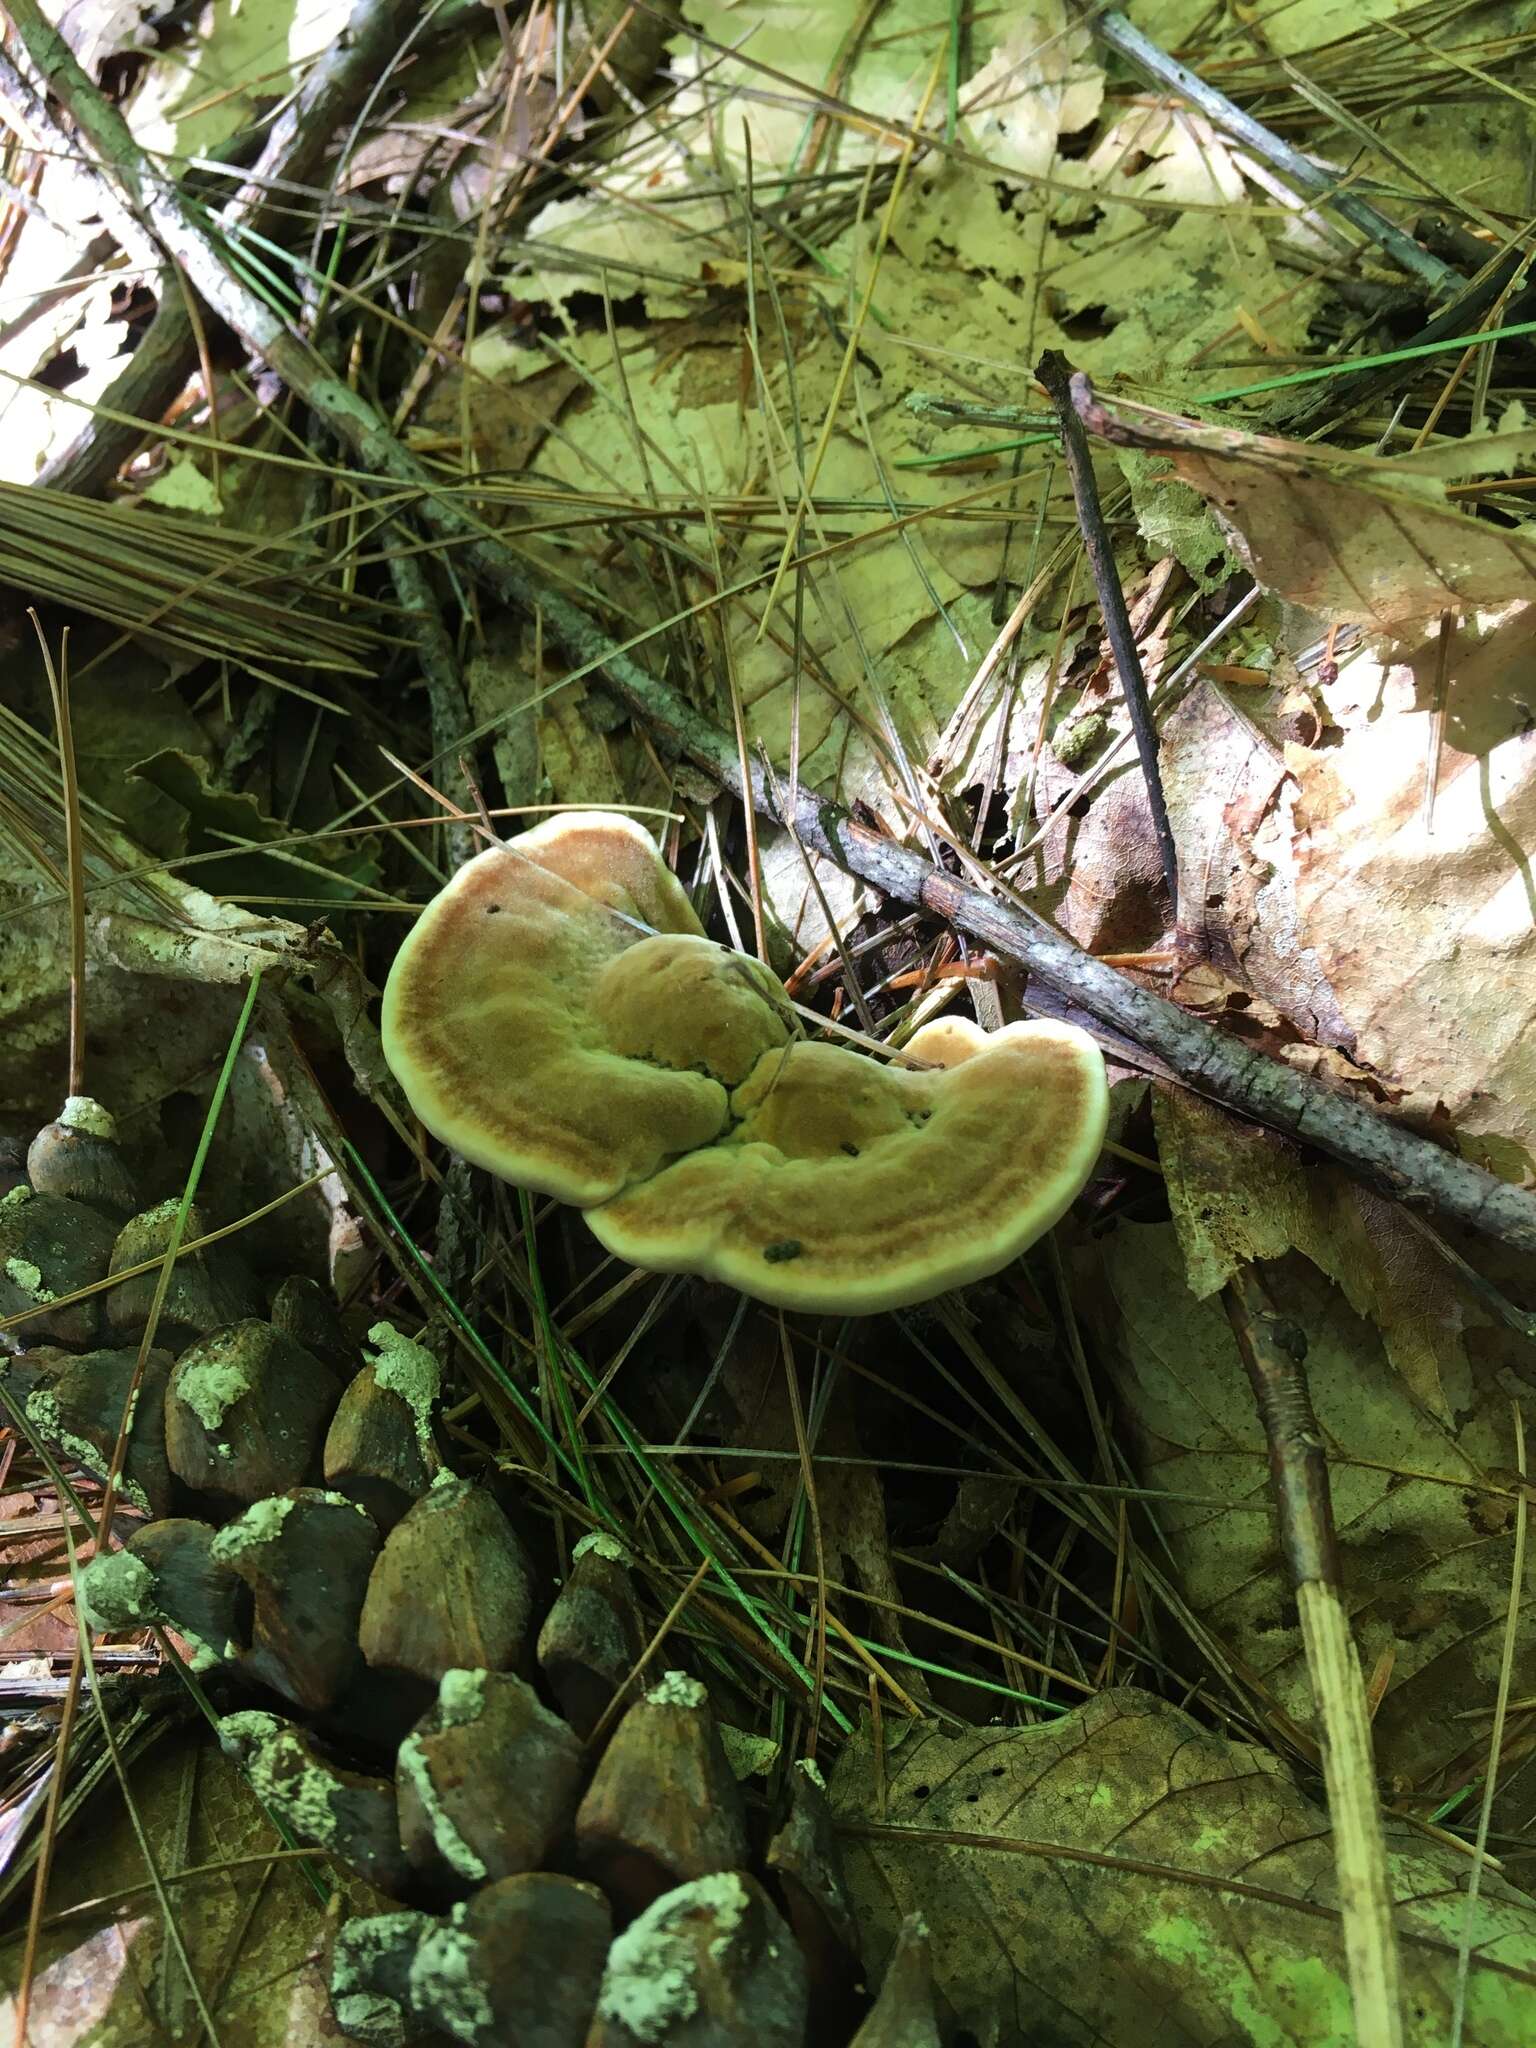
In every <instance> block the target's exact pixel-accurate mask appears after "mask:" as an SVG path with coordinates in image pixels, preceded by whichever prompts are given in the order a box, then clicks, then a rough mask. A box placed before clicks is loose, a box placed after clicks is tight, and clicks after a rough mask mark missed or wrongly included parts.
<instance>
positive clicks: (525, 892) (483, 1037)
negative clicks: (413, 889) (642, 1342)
mask: <svg viewBox="0 0 1536 2048" xmlns="http://www.w3.org/2000/svg"><path fill="white" fill-rule="evenodd" d="M710 996H713V998H714V999H713V1000H709V999H708V998H709V997H710ZM776 999H777V1003H778V1005H779V1006H780V1007H778V1008H776V1007H775V1000H776ZM787 1016H788V1005H787V1003H785V1001H784V998H783V996H782V993H781V992H780V991H779V990H778V985H777V983H776V982H775V980H774V978H773V976H772V975H771V974H770V973H769V972H768V971H767V969H766V968H762V967H759V966H758V965H757V964H756V963H755V962H753V961H749V960H746V959H743V958H741V956H738V955H736V954H731V953H728V952H726V951H725V949H724V948H723V947H719V946H714V945H712V944H711V943H710V941H709V940H708V939H706V938H705V936H704V933H703V929H702V927H701V926H700V924H699V921H698V919H697V918H696V917H695V916H694V914H693V907H692V905H691V904H690V903H689V901H688V898H687V896H686V895H685V894H684V893H683V890H682V887H681V885H680V884H679V882H678V881H677V879H676V877H675V876H674V875H673V874H672V872H671V870H670V869H669V868H668V867H667V866H666V864H665V863H664V862H663V860H662V858H661V855H660V854H659V853H658V852H657V850H656V845H655V842H654V841H653V840H652V839H651V837H650V834H649V833H648V832H646V831H645V829H644V827H643V826H640V825H636V824H635V823H633V822H632V820H630V819H629V818H626V817H622V816H620V815H619V814H617V813H609V812H604V811H576V812H567V813H565V814H564V815H562V816H559V817H555V818H551V819H549V820H548V821H547V822H546V823H544V824H542V825H536V826H535V827H534V828H533V830H532V831H531V832H524V833H521V834H520V835H519V836H518V837H517V838H516V839H513V840H509V841H508V842H507V843H506V844H505V845H503V846H494V847H491V848H490V849H489V850H488V851H487V852H485V853H482V854H479V855H477V856H476V858H475V859H474V860H472V861H469V862H468V863H467V864H466V865H465V866H464V867H462V868H460V870H459V872H458V873H457V874H456V875H455V876H454V878H453V880H452V881H451V882H450V883H449V884H448V886H447V888H446V889H444V890H443V891H442V893H441V894H440V895H438V896H437V897H435V898H434V899H433V901H432V902H431V903H430V904H429V905H428V906H427V908H426V910H425V911H424V912H423V913H422V915H421V916H420V917H419V918H418V919H417V921H416V923H415V925H414V926H413V927H412V929H411V932H410V935H409V936H408V937H407V939H406V941H405V943H404V945H403V946H402V947H401V948H400V951H399V953H398V954H397V955H396V958H395V963H394V966H393V967H392V968H391V970H390V975H389V980H388V982H387V983H386V984H385V989H384V1015H383V1038H384V1056H385V1058H386V1059H387V1060H388V1062H389V1065H390V1067H391V1069H392V1070H393V1072H394V1075H395V1078H396V1079H397V1080H398V1081H399V1083H400V1085H401V1087H402V1088H403V1089H404V1090H405V1093H406V1096H407V1098H408V1099H409V1101H410V1104H411V1107H412V1109H414V1110H415V1112H416V1114H417V1115H418V1116H419V1117H420V1118H421V1120H422V1122H423V1123H424V1124H425V1125H426V1127H427V1129H428V1130H429V1131H431V1132H432V1133H433V1135H434V1136H435V1137H438V1138H441V1139H442V1141H443V1143H444V1144H446V1145H450V1146H452V1148H453V1150H454V1151H455V1152H459V1153H462V1154H463V1156H464V1157H465V1158H466V1159H468V1160H469V1161H470V1162H471V1164H472V1165H475V1166H484V1167H487V1168H488V1169H489V1170H490V1171H491V1172H492V1173H497V1174H500V1175H501V1176H502V1178H503V1179H504V1180H511V1181H516V1182H518V1183H519V1184H520V1185H521V1186H523V1187H528V1188H533V1189H535V1190H536V1191H537V1192H539V1193H541V1194H547V1195H556V1196H558V1197H559V1198H560V1200H561V1201H564V1202H574V1203H577V1204H579V1205H580V1206H582V1207H585V1206H587V1205H589V1204H591V1203H593V1202H603V1201H606V1200H607V1199H608V1197H609V1196H610V1195H615V1194H617V1193H618V1192H619V1190H620V1189H621V1188H625V1187H627V1186H628V1185H629V1184H630V1183H631V1182H632V1181H638V1180H644V1179H645V1178H646V1177H647V1176H648V1175H650V1174H653V1173H655V1172H656V1171H657V1169H658V1168H659V1167H661V1166H664V1165H666V1164H667V1163H668V1161H669V1160H671V1159H674V1158H676V1157H677V1155H678V1154H679V1153H683V1152H691V1151H692V1150H693V1149H694V1148H695V1147H696V1146H699V1145H708V1144H710V1143H711V1142H712V1141H713V1140H714V1139H715V1138H717V1137H719V1136H720V1134H721V1133H722V1132H723V1131H724V1130H725V1128H726V1126H727V1123H728V1122H729V1117H730V1101H729V1096H728V1092H727V1091H728V1089H729V1088H730V1087H731V1086H732V1085H733V1083H735V1082H736V1081H739V1080H741V1079H743V1078H744V1077H745V1075H746V1074H747V1072H748V1071H749V1070H750V1068H751V1065H752V1062H753V1060H754V1059H755V1057H756V1055H757V1053H758V1052H759V1051H760V1050H762V1049H763V1048H764V1047H766V1046H769V1045H782V1044H783V1043H784V1041H785V1040H786V1039H787V1037H788V1036H789V1026H788V1022H787Z"/></svg>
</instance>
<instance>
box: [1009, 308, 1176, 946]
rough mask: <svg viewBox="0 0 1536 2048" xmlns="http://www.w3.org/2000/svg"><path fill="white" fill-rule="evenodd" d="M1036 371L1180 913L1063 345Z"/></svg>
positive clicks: (1119, 600) (1158, 781) (1150, 747)
mask: <svg viewBox="0 0 1536 2048" xmlns="http://www.w3.org/2000/svg"><path fill="white" fill-rule="evenodd" d="M1035 375H1036V376H1037V377H1038V378H1039V380H1040V382H1041V383H1042V384H1043V385H1044V386H1045V389H1046V392H1047V393H1048V394H1049V397H1050V401H1051V403H1052V405H1053V406H1055V408H1056V421H1057V424H1058V426H1059V427H1060V429H1061V446H1062V453H1063V454H1064V455H1065V456H1066V459H1067V475H1068V476H1069V477H1070V478H1071V479H1072V496H1073V499H1074V501H1075V502H1076V505H1077V523H1078V527H1079V529H1080V531H1081V533H1082V536H1083V547H1084V549H1085V550H1086V551H1087V555H1088V566H1089V568H1091V569H1092V571H1093V585H1094V588H1095V590H1097V592H1098V593H1099V610H1100V611H1101V612H1102V613H1103V614H1104V632H1105V635H1106V637H1107V639H1108V641H1109V651H1110V653H1111V654H1113V656H1114V658H1115V668H1116V671H1117V672H1118V674H1119V677H1120V688H1121V690H1122V692H1123V693H1124V696H1125V708H1126V710H1127V711H1128V712H1129V713H1130V715H1131V731H1132V732H1133V733H1134V734H1135V735H1136V752H1137V754H1138V755H1139V756H1140V759H1141V774H1142V780H1143V781H1144V782H1145V783H1146V785H1147V803H1148V805H1149V806H1150V808H1151V812H1152V829H1153V831H1154V832H1155V833H1156V834H1157V850H1158V854H1159V856H1160V857H1161V860H1162V863H1163V880H1164V881H1165V882H1166V883H1167V885H1168V908H1169V913H1170V915H1171V916H1172V917H1174V918H1175V919H1177V918H1178V915H1179V858H1178V854H1177V853H1176V852H1175V850H1174V844H1173V827H1172V826H1171V825H1170V824H1169V823H1168V805H1167V803H1166V802H1165V800H1164V797H1163V771H1162V769H1161V768H1160V767H1159V766H1158V760H1157V727H1156V726H1155V725H1154V724H1153V722H1152V706H1151V704H1150V703H1149V702H1148V701H1147V679H1146V677H1145V676H1144V675H1143V674H1142V669H1141V656H1140V655H1139V654H1138V653H1137V651H1136V635H1135V633H1134V631H1133V630H1132V627H1131V615H1130V613H1129V612H1128V611H1127V610H1126V608H1125V592H1124V591H1123V590H1122V589H1121V588H1120V572H1119V570H1118V569H1117V568H1116V567H1115V551H1114V549H1113V547H1112V546H1111V545H1110V539H1109V531H1108V528H1107V527H1106V526H1105V524H1104V514H1103V512H1102V511H1101V510H1100V508H1099V487H1098V484H1097V483H1096V482H1095V480H1094V474H1093V457H1092V456H1091V455H1090V454H1089V453H1088V436H1087V435H1086V434H1085V433H1084V432H1083V423H1082V421H1081V420H1080V419H1079V418H1078V416H1077V408H1076V406H1075V405H1074V404H1073V402H1072V372H1071V369H1070V367H1069V365H1068V363H1067V359H1066V357H1065V356H1064V355H1063V354H1062V353H1061V351H1060V350H1059V349H1053V348H1051V349H1047V350H1046V352H1045V354H1044V355H1043V356H1042V357H1041V358H1040V360H1039V362H1038V363H1037V364H1036V365H1035Z"/></svg>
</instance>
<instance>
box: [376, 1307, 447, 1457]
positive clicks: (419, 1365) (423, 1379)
mask: <svg viewBox="0 0 1536 2048" xmlns="http://www.w3.org/2000/svg"><path fill="white" fill-rule="evenodd" d="M368 1342H369V1344H370V1345H371V1346H372V1347H373V1351H372V1356H371V1357H370V1358H369V1361H368V1362H369V1364H370V1365H371V1366H372V1368H373V1377H374V1380H375V1382H376V1383H377V1384H378V1385H379V1386H381V1387H382V1388H383V1389H384V1390H385V1392H386V1393H389V1394H397V1395H398V1396H399V1398H400V1399H401V1400H402V1401H403V1402H404V1403H405V1405H406V1406H407V1407H408V1408H409V1409H410V1411H411V1415H412V1417H413V1419H414V1421H415V1425H416V1440H417V1442H418V1443H419V1444H420V1445H421V1448H422V1449H423V1450H424V1451H429V1450H430V1449H431V1448H432V1406H433V1403H434V1402H435V1401H436V1399H437V1397H438V1393H439V1391H440V1389H441V1386H442V1368H441V1367H440V1366H439V1365H438V1362H437V1360H436V1359H435V1358H434V1357H433V1356H432V1353H431V1352H430V1351H429V1350H428V1349H427V1347H426V1345H425V1344H418V1343H416V1342H415V1340H414V1339H413V1338H410V1337H404V1336H402V1335H401V1333H400V1332H399V1331H398V1330H397V1329H396V1328H395V1326H394V1324H393V1323H375V1324H374V1326H373V1328H372V1329H371V1330H370V1331H369V1332H368Z"/></svg>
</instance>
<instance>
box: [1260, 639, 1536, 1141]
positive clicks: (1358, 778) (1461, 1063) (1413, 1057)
mask: <svg viewBox="0 0 1536 2048" xmlns="http://www.w3.org/2000/svg"><path fill="white" fill-rule="evenodd" d="M1533 630H1536V619H1533V618H1532V617H1531V616H1530V615H1528V614H1527V613H1526V612H1525V611H1524V610H1523V609H1522V610H1521V612H1520V613H1519V614H1518V616H1516V617H1514V618H1511V619H1509V620H1507V621H1506V622H1505V623H1504V624H1503V625H1502V626H1501V627H1500V628H1498V629H1497V630H1496V631H1495V632H1494V633H1493V634H1492V635H1490V636H1489V640H1487V641H1484V642H1483V643H1481V646H1480V647H1478V648H1476V649H1473V648H1468V649H1467V650H1466V651H1465V653H1464V654H1463V653H1462V651H1461V650H1460V649H1459V648H1458V650H1457V651H1456V652H1455V654H1454V655H1453V659H1454V660H1455V662H1456V664H1457V674H1456V684H1455V689H1454V691H1453V693H1452V700H1451V707H1450V715H1449V716H1448V721H1447V744H1446V745H1445V747H1444V749H1443V751H1442V753H1441V757H1440V763H1439V787H1438V790H1437V793H1436V797H1435V806H1434V817H1433V826H1432V829H1431V827H1430V826H1428V825H1427V824H1426V820H1425V805H1424V789H1425V779H1426V773H1427V770H1428V767H1429V763H1430V760H1431V756H1432V751H1433V747H1434V731H1433V712H1432V710H1431V708H1430V707H1429V704H1428V703H1427V702H1425V701H1424V695H1425V693H1424V689H1423V683H1424V679H1423V678H1422V677H1418V678H1415V677H1413V676H1412V675H1402V676H1401V677H1400V681H1401V683H1402V685H1403V688H1402V689H1401V690H1399V691H1396V692H1394V691H1391V690H1389V691H1387V692H1386V693H1385V695H1386V701H1385V702H1384V703H1378V704H1377V705H1376V706H1375V707H1373V712H1374V715H1371V716H1369V717H1368V718H1366V719H1365V720H1364V721H1363V722H1362V723H1361V724H1360V725H1358V726H1357V727H1355V729H1353V730H1351V731H1348V732H1346V733H1345V734H1344V735H1343V737H1342V738H1341V739H1340V740H1339V743H1338V744H1337V745H1336V746H1333V747H1330V748H1327V749H1325V750H1321V751H1318V752H1308V751H1306V750H1304V749H1301V748H1297V747H1290V748H1288V749H1287V754H1286V761H1287V766H1288V767H1289V769H1290V771H1291V774H1292V775H1293V776H1294V777H1295V778H1296V781H1297V783H1298V785H1299V791H1298V796H1297V802H1296V823H1297V838H1296V842H1295V847H1294V877H1295V879H1294V889H1295V902H1296V912H1297V921H1298V927H1299V930H1300V933H1301V935H1302V938H1303V940H1304V943H1305V944H1306V945H1307V946H1308V947H1309V948H1311V950H1312V951H1313V952H1314V953H1315V955H1316V957H1317V959H1318V960H1319V961H1320V963H1321V965H1322V968H1323V972H1324V974H1325V975H1326V977H1327V980H1328V984H1329V987H1330V988H1331V989H1332V991H1333V996H1334V1000H1335V1001H1336V1003H1337V1005H1338V1007H1339V1010H1340V1012H1341V1013H1342V1015H1343V1017H1344V1018H1345V1019H1346V1020H1347V1022H1348V1025H1349V1028H1350V1031H1351V1033H1352V1038H1353V1042H1352V1044H1350V1045H1349V1046H1348V1047H1347V1049H1348V1050H1349V1051H1350V1052H1351V1053H1352V1054H1353V1056H1354V1057H1355V1058H1356V1059H1357V1060H1359V1061H1360V1062H1361V1063H1362V1064H1364V1065H1367V1066H1369V1067H1371V1068H1372V1069H1373V1070H1375V1071H1376V1072H1378V1073H1381V1074H1382V1075H1384V1076H1385V1077H1387V1078H1388V1079H1390V1080H1392V1081H1394V1082H1396V1083H1398V1084H1400V1085H1401V1086H1402V1087H1403V1088H1404V1089H1405V1090H1406V1091H1408V1092H1409V1094H1410V1095H1411V1096H1413V1097H1417V1098H1419V1099H1420V1101H1421V1103H1422V1106H1423V1107H1424V1108H1425V1109H1432V1108H1433V1107H1434V1106H1435V1105H1436V1103H1443V1104H1444V1105H1445V1108H1446V1110H1447V1111H1448V1113H1449V1115H1450V1118H1451V1121H1452V1123H1453V1124H1454V1126H1455V1127H1456V1130H1457V1133H1458V1136H1459V1137H1460V1138H1461V1139H1462V1142H1463V1144H1464V1146H1465V1147H1466V1148H1467V1149H1468V1150H1471V1151H1473V1152H1474V1154H1475V1155H1476V1156H1479V1157H1481V1158H1482V1159H1483V1160H1484V1161H1485V1163H1487V1164H1489V1165H1491V1166H1493V1167H1494V1169H1495V1170H1496V1171H1498V1172H1501V1173H1504V1174H1506V1175H1507V1176H1509V1177H1511V1178H1518V1177H1519V1176H1520V1175H1522V1174H1529V1173H1530V1172H1531V1171H1532V1170H1533V1158H1536V971H1533V969H1536V882H1533V880H1532V876H1531V867H1530V860H1529V856H1528V855H1527V853H1526V851H1525V849H1526V848H1527V847H1529V846H1531V845H1532V844H1533V843H1536V731H1531V730H1526V729H1525V726H1526V723H1527V720H1526V716H1525V714H1524V712H1523V708H1522V707H1520V706H1517V705H1515V704H1513V703H1511V702H1509V701H1508V694H1507V693H1508V691H1509V689H1510V687H1511V684H1510V678H1511V677H1513V678H1515V679H1518V677H1519V676H1520V675H1521V674H1522V673H1529V670H1528V668H1527V667H1526V664H1527V663H1528V661H1529V658H1530V653H1531V650H1532V644H1533ZM1490 643H1494V644H1490ZM1498 678H1502V679H1503V688H1504V691H1505V693H1506V695H1505V701H1504V702H1503V703H1502V704H1501V705H1500V706H1499V707H1498V709H1499V712H1500V714H1501V715H1500V721H1499V725H1498V726H1496V727H1490V725H1489V723H1488V721H1489V718H1490V717H1491V716H1492V713H1493V709H1494V706H1493V697H1492V689H1491V687H1490V686H1491V685H1492V684H1493V683H1494V682H1495V680H1497V679H1498ZM1405 694H1406V695H1408V696H1409V703H1408V705H1407V707H1406V708H1403V707H1402V706H1401V701H1400V700H1401V697H1402V696H1403V695H1405ZM1394 695H1396V696H1397V698H1398V700H1399V701H1398V703H1396V704H1394V702H1393V697H1394ZM1479 696H1482V697H1484V700H1485V701H1484V702H1483V703H1482V705H1481V706H1480V707H1479V705H1478V703H1477V702H1476V701H1475V700H1476V699H1477V698H1478V697H1479ZM1458 705H1459V707H1460V708H1459V709H1458ZM1457 741H1460V742H1461V744H1460V745H1458V744H1457ZM1464 749H1465V750H1464ZM1469 1140H1472V1141H1475V1142H1474V1143H1469V1142H1468V1141H1469Z"/></svg>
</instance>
